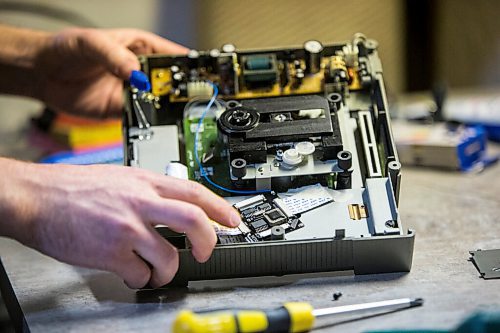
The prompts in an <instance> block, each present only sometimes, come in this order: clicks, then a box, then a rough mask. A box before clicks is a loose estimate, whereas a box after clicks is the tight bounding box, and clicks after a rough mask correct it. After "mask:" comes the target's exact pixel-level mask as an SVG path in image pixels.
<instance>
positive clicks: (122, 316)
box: [0, 165, 500, 332]
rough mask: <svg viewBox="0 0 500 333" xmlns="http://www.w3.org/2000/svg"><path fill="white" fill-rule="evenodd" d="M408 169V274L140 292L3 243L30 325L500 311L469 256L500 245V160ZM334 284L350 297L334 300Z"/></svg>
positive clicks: (406, 318) (379, 324)
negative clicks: (301, 313) (293, 313)
mask: <svg viewBox="0 0 500 333" xmlns="http://www.w3.org/2000/svg"><path fill="white" fill-rule="evenodd" d="M403 172H404V173H403V183H402V193H401V206H400V211H401V214H402V221H403V223H404V224H405V226H406V227H411V228H413V229H415V230H416V243H415V251H414V260H413V267H412V270H411V272H410V273H407V274H404V273H396V274H381V275H365V276H352V275H349V274H347V275H346V274H344V275H339V274H319V275H317V276H315V277H313V278H312V277H311V276H300V277H285V278H258V279H240V280H233V281H219V282H211V283H208V284H204V283H196V284H194V285H193V286H192V288H190V289H187V290H186V289H184V290H156V291H144V292H135V291H132V290H130V289H128V288H127V287H125V285H124V284H123V283H122V281H121V280H120V279H119V278H117V277H116V276H114V275H112V274H109V273H105V272H100V271H94V270H88V269H82V268H76V267H72V266H69V265H66V264H63V263H60V262H57V261H55V260H53V259H51V258H48V257H46V256H43V255H41V254H39V253H37V252H35V251H33V250H31V249H28V248H25V247H23V246H22V245H20V244H18V243H16V242H14V241H11V240H7V239H1V240H0V254H1V258H2V261H3V264H4V267H5V270H6V272H7V275H8V277H9V279H10V282H11V284H12V287H13V290H14V293H15V295H16V296H17V299H18V301H19V304H20V307H21V309H22V311H23V313H24V315H25V319H26V324H27V325H28V327H29V329H30V330H31V331H32V332H48V331H51V332H67V331H71V332H89V331H96V332H99V331H107V330H110V331H111V330H113V331H120V332H135V331H150V332H168V331H170V327H171V324H172V321H173V320H174V317H175V315H176V313H177V311H179V310H180V309H184V308H188V309H197V310H198V309H209V308H220V307H228V306H242V305H244V306H245V307H256V308H264V307H277V306H279V305H280V304H282V303H283V302H287V301H307V302H310V303H312V304H313V306H314V307H317V308H319V307H328V306H335V305H345V304H354V303H362V302H367V301H378V300H385V299H392V298H400V297H422V298H424V299H425V304H424V306H422V307H420V308H414V309H410V310H407V311H400V312H396V313H391V314H386V315H382V316H375V317H371V318H365V319H363V320H359V321H354V322H348V320H349V319H353V318H358V317H352V316H351V317H341V318H328V319H324V320H322V321H321V322H319V323H318V324H320V325H325V324H335V325H334V326H333V327H334V328H336V329H341V330H343V331H345V332H351V331H353V332H359V331H366V330H370V329H388V328H440V329H448V328H453V327H454V326H456V325H457V324H458V323H459V322H461V321H462V320H463V319H464V318H465V317H467V316H468V314H470V313H471V312H473V311H474V310H476V309H478V308H482V307H491V306H498V307H499V309H500V304H499V303H500V301H499V299H498V297H497V296H498V292H499V291H500V280H499V279H497V280H483V279H481V278H480V277H479V274H478V272H477V270H476V268H475V267H474V266H473V265H472V264H471V263H470V262H468V261H467V259H468V257H469V254H468V251H469V250H476V249H496V248H500V225H499V223H500V221H499V216H500V205H499V198H500V181H499V179H500V165H496V166H493V167H491V168H489V169H487V170H485V171H484V172H482V173H480V174H474V175H466V174H461V173H454V172H444V171H435V170H419V169H412V168H405V169H404V170H403ZM335 291H341V292H342V293H343V295H344V296H343V297H342V298H341V299H340V300H338V301H335V302H334V301H332V293H333V292H335ZM495 294H496V295H497V296H495ZM331 329H332V326H329V327H327V328H323V329H320V331H329V330H331Z"/></svg>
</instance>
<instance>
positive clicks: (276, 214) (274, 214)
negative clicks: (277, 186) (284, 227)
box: [266, 209, 285, 221]
mask: <svg viewBox="0 0 500 333" xmlns="http://www.w3.org/2000/svg"><path fill="white" fill-rule="evenodd" d="M266 216H267V217H268V218H269V219H270V220H271V221H276V220H281V219H282V218H284V217H285V216H283V214H282V213H281V212H280V211H279V210H277V209H273V210H270V211H268V212H266Z"/></svg>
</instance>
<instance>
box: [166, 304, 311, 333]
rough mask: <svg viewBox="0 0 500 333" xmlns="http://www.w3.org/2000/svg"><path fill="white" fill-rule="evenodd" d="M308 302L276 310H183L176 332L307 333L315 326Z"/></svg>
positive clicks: (178, 317) (175, 326) (175, 323)
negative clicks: (203, 311) (200, 311)
mask: <svg viewBox="0 0 500 333" xmlns="http://www.w3.org/2000/svg"><path fill="white" fill-rule="evenodd" d="M312 311H313V308H312V306H311V305H310V304H309V303H302V302H290V303H285V304H284V305H283V306H282V307H280V308H277V309H273V310H265V311H262V310H241V311H216V312H207V313H203V314H198V313H195V312H192V311H181V312H180V313H179V314H178V315H177V318H176V319H175V321H174V324H173V331H174V333H253V332H264V331H266V332H269V333H272V332H292V333H293V332H306V331H309V330H310V329H311V328H312V327H313V325H314V316H313V314H312Z"/></svg>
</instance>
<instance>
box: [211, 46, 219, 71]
mask: <svg viewBox="0 0 500 333" xmlns="http://www.w3.org/2000/svg"><path fill="white" fill-rule="evenodd" d="M209 54H210V66H211V67H212V71H213V72H214V73H217V72H218V71H219V58H220V51H219V50H218V49H211V50H210V52H209Z"/></svg>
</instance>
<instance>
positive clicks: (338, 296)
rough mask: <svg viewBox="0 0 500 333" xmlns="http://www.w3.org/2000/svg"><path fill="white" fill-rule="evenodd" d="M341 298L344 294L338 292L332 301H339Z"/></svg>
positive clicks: (334, 294)
mask: <svg viewBox="0 0 500 333" xmlns="http://www.w3.org/2000/svg"><path fill="white" fill-rule="evenodd" d="M340 297H342V293H341V292H340V291H336V292H334V293H333V299H332V301H338V300H339V298H340Z"/></svg>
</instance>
